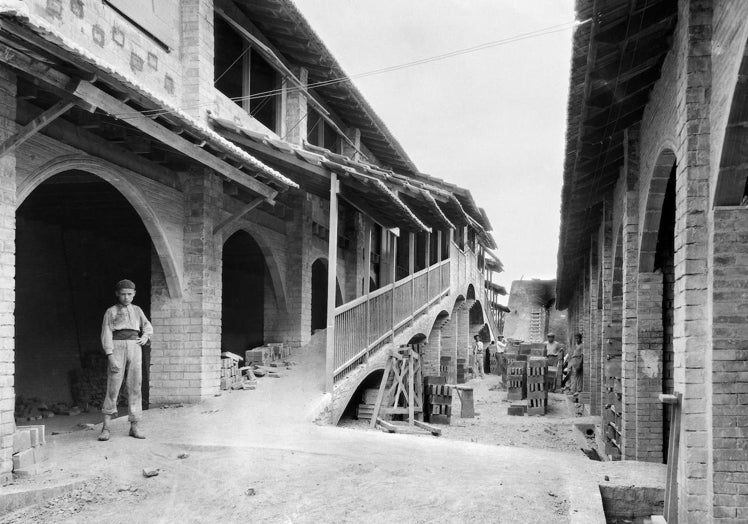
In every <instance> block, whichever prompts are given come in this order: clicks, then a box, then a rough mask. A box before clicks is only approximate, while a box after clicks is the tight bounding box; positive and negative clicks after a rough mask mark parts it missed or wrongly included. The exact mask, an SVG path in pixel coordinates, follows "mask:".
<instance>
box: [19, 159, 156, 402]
mask: <svg viewBox="0 0 748 524" xmlns="http://www.w3.org/2000/svg"><path fill="white" fill-rule="evenodd" d="M153 252H154V250H153V247H152V243H151V239H150V236H149V234H148V231H147V230H146V229H145V226H144V225H143V222H142V221H141V219H140V216H139V215H138V214H137V213H136V211H135V210H134V209H133V207H132V206H131V205H130V203H129V202H128V201H127V200H126V199H125V198H124V196H122V194H120V193H119V191H117V190H116V189H115V188H114V187H113V186H112V185H110V184H109V183H107V182H105V181H103V180H102V179H100V178H98V177H96V176H94V175H91V174H89V173H85V172H81V171H68V172H65V173H61V174H59V175H56V176H54V177H52V178H50V179H49V180H47V181H46V182H44V183H42V184H41V185H40V186H39V187H38V188H37V189H35V190H34V191H33V192H32V193H31V194H30V195H29V197H28V198H27V199H26V200H25V201H24V202H23V204H22V205H21V206H20V207H19V208H18V211H17V213H16V310H15V316H16V320H15V326H16V352H15V358H16V365H15V370H16V378H15V391H16V404H17V406H18V405H20V404H23V403H24V402H26V403H27V404H26V406H27V407H28V406H29V404H28V402H34V401H35V399H38V402H41V403H43V404H46V405H47V406H48V407H49V405H50V404H57V403H62V404H66V405H68V406H69V407H73V406H77V407H79V408H81V409H83V410H85V409H86V407H88V408H90V409H95V408H98V407H100V406H101V404H102V402H103V400H104V394H105V390H106V365H107V363H106V356H105V355H104V352H103V350H102V347H101V338H100V337H101V322H102V318H103V316H104V311H105V310H106V308H108V307H109V306H112V305H113V304H114V303H115V296H114V286H115V284H116V283H117V282H118V281H119V280H121V279H123V278H128V279H130V280H133V281H134V282H135V284H136V286H137V290H136V292H137V294H136V297H135V300H134V304H136V305H138V306H140V307H141V308H142V309H143V311H144V312H145V314H146V315H147V316H148V317H149V318H150V303H151V300H150V296H151V290H150V287H151V260H152V253H153ZM149 366H150V348H149V347H146V348H145V349H144V351H143V407H144V408H146V409H147V407H148V398H149V394H148V393H149V373H148V370H149ZM124 392H125V388H124V387H123V390H122V394H121V395H124V394H125V393H124ZM120 400H121V402H120V405H124V403H123V402H122V400H123V397H121V399H120Z"/></svg>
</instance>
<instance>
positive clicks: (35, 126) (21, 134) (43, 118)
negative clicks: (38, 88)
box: [0, 97, 75, 158]
mask: <svg viewBox="0 0 748 524" xmlns="http://www.w3.org/2000/svg"><path fill="white" fill-rule="evenodd" d="M74 105H75V100H73V99H72V97H68V98H65V99H63V100H60V101H59V102H57V103H56V104H54V105H53V106H52V107H50V108H49V109H47V110H46V111H44V112H42V114H40V115H39V116H37V117H36V118H34V119H33V120H32V121H31V122H29V123H28V124H26V125H25V126H23V127H22V128H21V129H19V130H18V131H17V132H16V133H15V134H14V135H13V136H11V137H9V138H8V139H7V140H5V141H4V142H3V143H2V144H0V158H2V157H3V156H5V155H7V154H8V153H12V152H13V151H15V150H16V148H18V146H20V145H21V144H23V143H24V142H26V141H27V140H28V139H29V138H31V137H32V136H34V135H35V134H37V133H38V132H39V131H41V130H42V129H44V128H45V127H47V126H48V125H49V124H51V123H52V122H53V121H54V120H55V119H56V118H57V117H59V116H60V115H62V114H63V113H65V112H66V111H67V110H68V109H70V108H71V107H73V106H74Z"/></svg>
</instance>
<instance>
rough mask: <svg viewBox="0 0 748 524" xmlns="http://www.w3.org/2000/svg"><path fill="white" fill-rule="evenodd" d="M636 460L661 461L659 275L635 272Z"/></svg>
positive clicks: (661, 346)
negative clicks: (637, 283) (637, 277)
mask: <svg viewBox="0 0 748 524" xmlns="http://www.w3.org/2000/svg"><path fill="white" fill-rule="evenodd" d="M636 304H637V317H638V323H637V346H638V352H637V355H636V459H637V460H643V461H647V462H662V458H663V457H662V442H663V441H662V403H661V402H660V399H659V394H660V393H662V349H663V345H662V344H663V338H662V337H663V330H662V273H661V272H660V271H654V272H651V273H644V272H640V273H639V295H638V297H637V302H636Z"/></svg>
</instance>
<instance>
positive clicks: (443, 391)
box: [423, 377, 452, 424]
mask: <svg viewBox="0 0 748 524" xmlns="http://www.w3.org/2000/svg"><path fill="white" fill-rule="evenodd" d="M423 383H424V388H423V389H424V397H425V398H424V411H423V412H424V413H425V419H426V420H425V421H426V422H431V423H435V424H449V423H450V422H451V418H452V386H448V385H447V379H446V377H424V378H423Z"/></svg>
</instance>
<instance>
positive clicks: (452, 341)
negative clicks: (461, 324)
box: [440, 308, 457, 384]
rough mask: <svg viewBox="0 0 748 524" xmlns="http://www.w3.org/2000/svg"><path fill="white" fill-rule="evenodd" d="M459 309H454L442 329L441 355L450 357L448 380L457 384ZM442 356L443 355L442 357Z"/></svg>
mask: <svg viewBox="0 0 748 524" xmlns="http://www.w3.org/2000/svg"><path fill="white" fill-rule="evenodd" d="M456 313H457V309H456V308H455V309H454V310H453V311H452V316H451V317H449V320H447V322H446V323H445V324H444V326H443V327H442V329H441V340H440V343H441V356H444V357H449V358H451V359H452V360H451V361H450V365H449V368H448V369H447V382H449V383H450V384H455V383H456V381H457V322H456V320H455V314H456ZM440 358H441V357H440Z"/></svg>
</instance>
